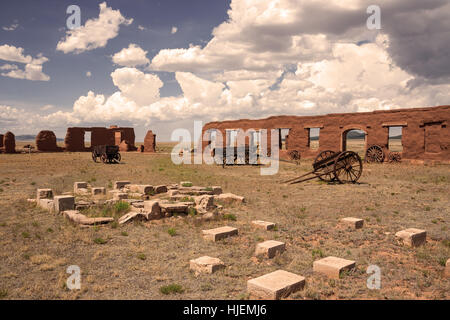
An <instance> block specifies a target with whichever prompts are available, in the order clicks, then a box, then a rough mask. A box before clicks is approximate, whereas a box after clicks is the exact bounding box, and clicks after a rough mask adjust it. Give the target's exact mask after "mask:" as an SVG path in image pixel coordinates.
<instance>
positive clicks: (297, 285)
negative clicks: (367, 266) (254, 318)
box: [190, 218, 450, 299]
mask: <svg viewBox="0 0 450 320" xmlns="http://www.w3.org/2000/svg"><path fill="white" fill-rule="evenodd" d="M341 221H342V222H343V223H344V224H348V225H351V226H352V227H353V228H355V229H359V228H362V226H363V220H362V219H357V218H344V219H342V220H341ZM252 224H253V225H255V226H257V227H261V228H264V229H265V230H270V229H273V228H274V227H275V224H274V223H271V222H266V221H261V220H256V221H252ZM237 234H238V230H237V229H236V228H233V227H228V226H226V227H220V228H215V229H210V230H203V237H204V238H205V239H207V240H211V241H218V240H220V239H224V238H226V237H230V236H233V235H237ZM396 236H397V237H398V238H400V239H402V240H403V242H404V243H405V244H407V245H410V246H418V245H421V244H423V243H425V241H426V231H425V230H420V229H414V228H411V229H406V230H402V231H399V232H397V234H396ZM285 249H286V246H285V244H284V243H283V242H280V241H274V240H268V241H264V242H262V243H259V244H257V246H256V250H255V255H256V256H265V257H267V258H273V257H275V255H276V254H277V253H282V252H284V251H285ZM449 261H450V259H449V260H448V261H447V263H446V269H445V276H449V274H450V263H449ZM224 267H225V265H224V263H223V262H222V261H221V260H220V259H218V258H212V257H208V256H204V257H200V258H197V259H193V260H191V261H190V269H191V270H193V271H195V272H196V273H213V272H215V271H217V270H220V269H222V268H224ZM355 267H356V262H355V261H352V260H347V259H343V258H338V257H333V256H329V257H326V258H323V259H320V260H316V261H314V262H313V272H315V273H320V274H324V275H326V276H327V277H329V278H332V279H339V278H340V276H341V274H342V273H343V272H346V271H350V270H352V269H354V268H355ZM304 286H305V278H304V277H302V276H299V275H297V274H294V273H291V272H287V271H284V270H277V271H274V272H272V273H269V274H266V275H263V276H260V277H258V278H254V279H250V280H248V282H247V292H248V293H249V294H250V295H252V296H254V297H258V298H262V299H280V298H283V297H287V296H289V295H290V294H291V293H294V292H297V291H299V290H302V289H303V288H304Z"/></svg>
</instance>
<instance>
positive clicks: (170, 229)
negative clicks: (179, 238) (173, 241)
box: [167, 228, 177, 237]
mask: <svg viewBox="0 0 450 320" xmlns="http://www.w3.org/2000/svg"><path fill="white" fill-rule="evenodd" d="M167 233H168V234H170V235H171V236H172V237H173V236H176V234H177V231H176V230H175V228H169V229H168V230H167Z"/></svg>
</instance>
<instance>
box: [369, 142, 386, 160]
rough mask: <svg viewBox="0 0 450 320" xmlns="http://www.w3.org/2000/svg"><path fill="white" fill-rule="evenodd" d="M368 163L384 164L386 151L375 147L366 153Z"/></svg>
mask: <svg viewBox="0 0 450 320" xmlns="http://www.w3.org/2000/svg"><path fill="white" fill-rule="evenodd" d="M365 160H366V162H371V163H372V162H383V161H384V151H383V149H382V148H381V147H380V146H377V145H373V146H371V147H369V148H368V149H367V151H366V159H365Z"/></svg>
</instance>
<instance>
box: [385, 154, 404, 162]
mask: <svg viewBox="0 0 450 320" xmlns="http://www.w3.org/2000/svg"><path fill="white" fill-rule="evenodd" d="M388 159H389V162H391V163H392V162H394V163H395V162H402V155H401V154H400V152H390V153H389V157H388Z"/></svg>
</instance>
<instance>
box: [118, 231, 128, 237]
mask: <svg viewBox="0 0 450 320" xmlns="http://www.w3.org/2000/svg"><path fill="white" fill-rule="evenodd" d="M120 234H121V235H122V236H124V237H128V232H126V231H122V232H121V233H120Z"/></svg>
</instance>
